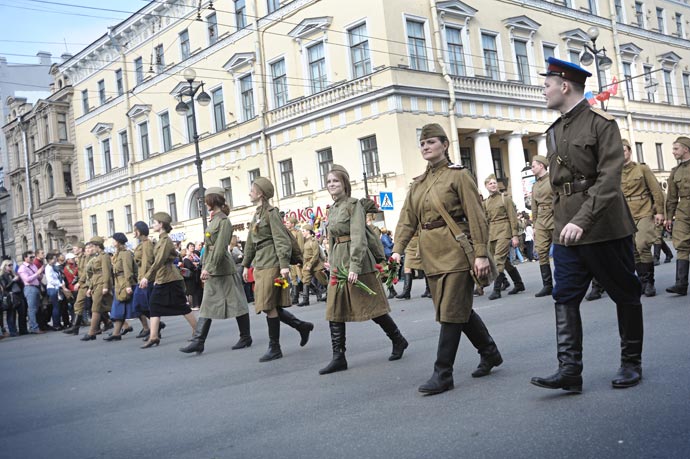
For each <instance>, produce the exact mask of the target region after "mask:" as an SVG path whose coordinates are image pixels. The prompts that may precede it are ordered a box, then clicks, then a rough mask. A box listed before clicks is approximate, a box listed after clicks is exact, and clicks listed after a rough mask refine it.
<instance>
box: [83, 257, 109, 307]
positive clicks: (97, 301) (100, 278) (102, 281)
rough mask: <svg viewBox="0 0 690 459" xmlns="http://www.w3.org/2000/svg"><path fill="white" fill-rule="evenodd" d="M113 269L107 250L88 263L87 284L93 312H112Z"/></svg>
mask: <svg viewBox="0 0 690 459" xmlns="http://www.w3.org/2000/svg"><path fill="white" fill-rule="evenodd" d="M112 270H113V265H112V263H111V262H110V255H108V254H107V253H105V252H101V253H100V254H98V255H94V256H92V257H91V259H90V260H89V262H88V263H87V265H86V273H87V276H88V280H87V285H88V288H89V290H91V300H92V301H93V304H92V305H91V311H92V312H110V306H111V304H112V303H113V276H112ZM103 289H108V293H103Z"/></svg>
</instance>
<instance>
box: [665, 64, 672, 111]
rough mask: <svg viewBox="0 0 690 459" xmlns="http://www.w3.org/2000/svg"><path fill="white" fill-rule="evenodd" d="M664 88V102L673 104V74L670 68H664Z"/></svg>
mask: <svg viewBox="0 0 690 459" xmlns="http://www.w3.org/2000/svg"><path fill="white" fill-rule="evenodd" d="M664 89H665V90H666V102H667V103H668V104H670V105H672V104H673V75H672V74H671V71H670V70H664Z"/></svg>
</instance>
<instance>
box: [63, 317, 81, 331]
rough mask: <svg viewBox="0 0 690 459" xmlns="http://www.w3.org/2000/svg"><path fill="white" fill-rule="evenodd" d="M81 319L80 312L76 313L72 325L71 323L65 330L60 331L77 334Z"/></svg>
mask: <svg viewBox="0 0 690 459" xmlns="http://www.w3.org/2000/svg"><path fill="white" fill-rule="evenodd" d="M83 320H84V318H83V317H82V314H78V315H76V316H75V317H74V325H72V326H71V327H70V328H68V329H67V330H64V331H63V332H62V333H65V334H66V335H78V334H79V327H81V324H82V322H83Z"/></svg>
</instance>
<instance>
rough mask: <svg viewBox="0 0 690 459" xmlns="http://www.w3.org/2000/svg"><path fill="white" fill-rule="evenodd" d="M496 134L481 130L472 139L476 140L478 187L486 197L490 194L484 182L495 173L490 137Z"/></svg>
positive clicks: (475, 161)
mask: <svg viewBox="0 0 690 459" xmlns="http://www.w3.org/2000/svg"><path fill="white" fill-rule="evenodd" d="M494 132H496V130H495V129H493V128H490V129H480V130H478V131H477V132H475V133H474V134H472V137H473V138H474V165H475V167H474V169H475V171H476V172H477V185H478V187H479V191H480V192H481V193H482V195H483V196H484V197H487V196H488V195H489V192H488V191H487V190H486V188H485V187H484V180H485V179H486V178H487V177H488V176H489V175H491V174H493V173H494V162H493V160H492V159H491V143H490V142H489V136H490V135H491V134H493V133H494Z"/></svg>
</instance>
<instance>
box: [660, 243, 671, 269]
mask: <svg viewBox="0 0 690 459" xmlns="http://www.w3.org/2000/svg"><path fill="white" fill-rule="evenodd" d="M661 250H662V251H663V252H664V263H671V260H673V252H672V251H671V247H669V246H668V244H667V243H666V241H665V240H664V239H663V238H662V239H661Z"/></svg>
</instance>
